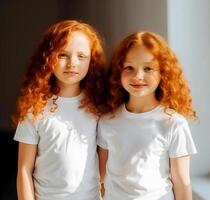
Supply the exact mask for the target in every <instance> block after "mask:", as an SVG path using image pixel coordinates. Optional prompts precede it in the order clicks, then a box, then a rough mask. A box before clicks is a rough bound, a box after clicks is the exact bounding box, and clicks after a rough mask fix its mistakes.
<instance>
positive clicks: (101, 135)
mask: <svg viewBox="0 0 210 200" xmlns="http://www.w3.org/2000/svg"><path fill="white" fill-rule="evenodd" d="M97 145H98V146H100V147H101V148H103V149H108V144H107V139H106V128H105V126H104V124H103V121H102V120H101V119H100V120H99V121H98V125H97Z"/></svg>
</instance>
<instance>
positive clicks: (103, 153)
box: [98, 146, 108, 183]
mask: <svg viewBox="0 0 210 200" xmlns="http://www.w3.org/2000/svg"><path fill="white" fill-rule="evenodd" d="M98 157H99V172H100V182H101V183H103V182H104V177H105V174H106V162H107V159H108V150H106V149H102V148H101V147H99V146H98Z"/></svg>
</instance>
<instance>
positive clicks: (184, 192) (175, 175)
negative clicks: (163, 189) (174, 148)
mask: <svg viewBox="0 0 210 200" xmlns="http://www.w3.org/2000/svg"><path fill="white" fill-rule="evenodd" d="M189 165H190V158H189V156H183V157H179V158H170V166H171V178H172V183H173V191H174V196H175V199H176V200H183V199H184V200H192V191H191V185H190V175H189V174H190V173H189Z"/></svg>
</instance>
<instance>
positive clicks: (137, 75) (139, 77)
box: [135, 69, 144, 79]
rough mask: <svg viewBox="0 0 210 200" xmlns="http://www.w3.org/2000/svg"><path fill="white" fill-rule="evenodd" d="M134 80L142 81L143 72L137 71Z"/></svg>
mask: <svg viewBox="0 0 210 200" xmlns="http://www.w3.org/2000/svg"><path fill="white" fill-rule="evenodd" d="M135 78H136V79H143V78H144V71H143V70H142V69H139V70H137V71H136V74H135Z"/></svg>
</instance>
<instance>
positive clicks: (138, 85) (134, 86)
mask: <svg viewBox="0 0 210 200" xmlns="http://www.w3.org/2000/svg"><path fill="white" fill-rule="evenodd" d="M146 85H147V84H142V83H137V84H130V86H131V87H133V88H143V87H145V86H146Z"/></svg>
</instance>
